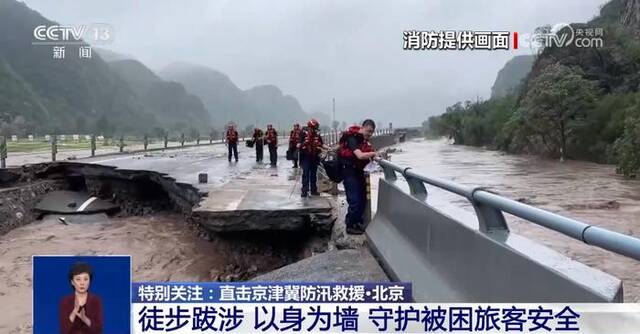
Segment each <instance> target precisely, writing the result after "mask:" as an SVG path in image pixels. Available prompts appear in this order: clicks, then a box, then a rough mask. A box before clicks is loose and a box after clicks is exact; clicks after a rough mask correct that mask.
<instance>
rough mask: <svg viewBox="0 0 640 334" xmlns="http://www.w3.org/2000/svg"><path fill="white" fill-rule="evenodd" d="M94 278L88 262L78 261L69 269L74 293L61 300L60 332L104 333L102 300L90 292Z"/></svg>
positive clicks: (64, 333)
mask: <svg viewBox="0 0 640 334" xmlns="http://www.w3.org/2000/svg"><path fill="white" fill-rule="evenodd" d="M92 280H93V272H92V271H91V267H90V266H89V265H88V264H86V263H76V264H74V265H73V266H72V267H71V269H69V283H70V284H71V287H72V288H73V293H72V294H70V295H68V296H65V297H64V298H62V300H61V301H60V307H59V310H58V311H59V316H60V333H62V334H102V319H103V317H102V301H101V300H100V297H98V296H97V295H94V294H91V293H89V285H90V284H91V281H92Z"/></svg>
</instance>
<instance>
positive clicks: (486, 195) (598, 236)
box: [379, 159, 640, 260]
mask: <svg viewBox="0 0 640 334" xmlns="http://www.w3.org/2000/svg"><path fill="white" fill-rule="evenodd" d="M379 163H380V166H381V167H382V169H383V171H384V176H385V179H387V180H396V179H397V175H396V173H400V174H401V175H403V176H404V178H405V180H406V182H407V183H408V185H409V189H410V192H411V195H412V196H415V197H416V198H419V199H426V197H427V189H426V187H425V184H429V185H432V186H436V187H438V188H440V189H444V190H446V191H449V192H452V193H454V194H458V195H460V196H463V197H465V198H467V199H468V200H469V202H470V203H471V204H472V205H473V207H474V209H475V211H476V215H477V217H478V224H479V227H480V230H481V231H483V232H490V231H495V230H504V231H508V230H509V228H508V226H507V223H506V221H505V219H504V215H503V212H507V213H510V214H512V215H514V216H516V217H520V218H523V219H526V220H527V221H530V222H532V223H534V224H537V225H540V226H543V227H546V228H548V229H551V230H554V231H557V232H560V233H562V234H564V235H566V236H569V237H571V238H574V239H577V240H580V241H582V242H584V243H586V244H589V245H593V246H598V247H601V248H604V249H606V250H609V251H612V252H614V253H617V254H620V255H624V256H628V257H630V258H633V259H636V260H640V239H637V238H634V237H631V236H628V235H625V234H622V233H618V232H614V231H610V230H607V229H604V228H601V227H597V226H593V225H589V224H585V223H583V222H580V221H577V220H574V219H571V218H567V217H563V216H560V215H558V214H555V213H552V212H549V211H545V210H542V209H539V208H536V207H533V206H530V205H527V204H524V203H520V202H518V201H514V200H512V199H509V198H506V197H502V196H500V195H497V194H495V193H493V192H491V191H488V190H486V189H485V188H483V187H477V188H467V187H465V186H462V185H460V184H457V183H455V182H451V181H448V180H443V179H439V178H435V177H428V176H424V175H421V174H418V173H416V172H414V171H412V170H411V167H401V166H398V165H396V164H394V163H392V162H390V161H387V160H383V159H380V160H379Z"/></svg>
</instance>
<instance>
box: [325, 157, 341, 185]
mask: <svg viewBox="0 0 640 334" xmlns="http://www.w3.org/2000/svg"><path fill="white" fill-rule="evenodd" d="M322 167H323V168H324V171H325V172H326V173H327V177H329V179H330V180H331V181H333V182H335V183H340V182H342V179H343V176H342V162H340V160H338V159H332V160H322Z"/></svg>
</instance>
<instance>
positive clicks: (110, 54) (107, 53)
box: [93, 47, 135, 62]
mask: <svg viewBox="0 0 640 334" xmlns="http://www.w3.org/2000/svg"><path fill="white" fill-rule="evenodd" d="M93 51H94V52H95V53H97V54H99V55H100V57H101V58H102V60H104V61H106V62H113V61H118V60H125V59H135V58H134V57H133V56H129V55H125V54H121V53H117V52H114V51H111V50H107V49H103V48H95V47H94V48H93Z"/></svg>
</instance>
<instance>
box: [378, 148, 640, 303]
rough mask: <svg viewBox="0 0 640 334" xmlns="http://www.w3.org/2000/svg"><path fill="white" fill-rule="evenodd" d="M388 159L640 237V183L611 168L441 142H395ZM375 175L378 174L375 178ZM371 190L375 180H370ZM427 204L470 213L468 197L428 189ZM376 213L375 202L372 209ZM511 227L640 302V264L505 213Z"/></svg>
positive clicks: (628, 298)
mask: <svg viewBox="0 0 640 334" xmlns="http://www.w3.org/2000/svg"><path fill="white" fill-rule="evenodd" d="M398 148H399V149H400V150H401V152H397V153H395V154H393V155H392V158H391V160H392V161H393V162H394V163H396V164H399V165H401V166H412V167H413V168H414V170H415V171H417V172H419V173H422V174H424V175H429V176H435V177H439V178H444V179H449V180H454V181H456V182H458V183H460V184H463V185H465V186H469V187H472V186H485V187H488V188H490V189H491V190H494V191H497V192H499V193H500V194H501V195H504V196H507V197H510V198H513V199H520V200H523V201H525V202H526V203H528V204H530V205H534V206H537V207H540V208H543V209H546V210H550V211H553V212H556V213H558V214H561V215H564V216H567V217H571V218H574V219H577V220H580V221H583V222H586V223H589V224H593V225H597V226H601V227H604V228H607V229H610V230H614V231H617V232H621V233H624V234H628V235H633V236H635V237H640V219H639V218H638V217H640V180H628V179H624V178H622V177H621V176H619V175H616V174H615V167H614V166H611V165H599V164H595V163H590V162H582V161H566V162H564V163H561V162H559V161H552V160H544V159H541V158H539V157H533V156H517V155H509V154H504V153H501V152H497V151H488V150H484V149H480V148H473V147H465V146H454V145H450V144H449V143H448V142H447V141H445V140H418V141H412V142H407V143H404V144H401V145H398ZM380 176H381V173H377V174H376V175H375V178H378V177H380ZM372 185H373V187H372V188H373V190H374V192H375V189H376V188H377V180H375V179H374V180H372ZM427 190H428V191H429V199H428V202H429V203H431V204H432V205H434V206H436V207H438V208H439V209H441V210H443V211H444V212H445V213H447V214H450V215H452V216H454V217H456V216H459V217H461V216H462V215H468V214H473V209H472V208H471V206H470V205H469V204H468V202H467V200H466V199H464V198H462V197H460V196H458V195H455V194H451V193H448V192H446V191H442V190H440V189H437V188H435V187H433V186H427ZM374 208H375V205H374ZM506 218H507V220H508V222H509V227H510V228H511V230H512V231H513V232H515V233H517V234H520V235H524V236H526V237H529V238H531V239H534V240H536V241H538V242H540V243H542V244H544V245H546V246H548V247H550V248H552V249H554V250H556V251H559V252H560V253H562V254H564V255H566V256H568V257H570V258H573V259H575V260H578V261H580V262H582V263H585V264H587V265H590V266H593V267H595V268H598V269H600V270H603V271H605V272H608V273H610V274H612V275H615V276H617V277H619V278H620V279H622V280H623V281H624V297H625V301H626V302H640V277H639V275H638V273H640V262H638V261H635V260H632V259H628V258H626V257H623V256H620V255H617V254H614V253H611V252H608V251H605V250H601V249H599V248H596V247H591V246H588V245H585V244H583V243H582V242H580V241H577V240H574V239H572V238H569V237H566V236H564V235H561V234H559V233H557V232H554V231H550V230H547V229H545V228H542V227H539V226H537V225H534V224H533V223H529V222H526V221H522V220H520V219H517V218H515V217H513V216H510V215H507V217H506Z"/></svg>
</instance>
